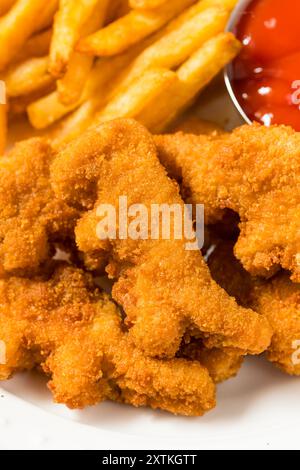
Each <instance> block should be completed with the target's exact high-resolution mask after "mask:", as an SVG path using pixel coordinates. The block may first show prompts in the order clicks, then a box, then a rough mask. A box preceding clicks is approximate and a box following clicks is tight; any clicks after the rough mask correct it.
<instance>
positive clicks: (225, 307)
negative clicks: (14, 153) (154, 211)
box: [52, 120, 272, 357]
mask: <svg viewBox="0 0 300 470" xmlns="http://www.w3.org/2000/svg"><path fill="white" fill-rule="evenodd" d="M52 181H53V187H54V189H55V192H56V195H57V197H60V198H62V200H64V201H65V202H67V203H69V204H70V205H71V206H72V207H76V208H77V207H79V208H80V209H85V210H87V212H86V213H85V214H84V215H83V217H82V218H81V219H80V221H79V223H78V225H77V228H76V238H77V243H78V247H79V249H80V250H81V251H83V252H84V253H87V254H89V253H91V254H93V258H94V256H95V253H96V252H97V251H98V252H99V255H100V258H101V259H102V257H103V252H109V253H110V263H109V266H108V268H107V271H108V273H109V274H110V276H111V277H114V278H116V279H117V282H116V283H115V285H114V288H113V297H114V299H115V300H116V301H117V302H118V303H119V304H120V305H121V306H122V307H123V309H124V311H125V313H126V316H127V325H128V326H129V327H130V335H131V337H132V338H133V340H134V342H135V344H136V345H137V346H138V347H139V348H140V349H141V350H143V351H144V352H146V354H147V355H149V356H160V357H174V356H175V354H176V352H177V351H178V349H179V347H180V343H181V339H182V337H183V335H184V333H185V331H186V330H187V329H188V328H189V327H190V326H191V325H193V326H194V327H195V328H197V330H198V332H201V334H202V335H203V338H204V340H205V341H209V342H210V345H211V343H213V345H214V346H216V347H230V348H232V347H234V348H237V349H239V350H240V352H241V354H246V353H250V354H257V353H260V352H262V351H263V350H265V349H266V348H267V347H268V345H269V343H270V339H271V334H272V333H271V329H270V327H269V325H268V322H267V321H265V320H264V319H263V318H262V317H261V316H259V315H257V314H256V313H254V312H253V311H251V310H246V309H242V308H240V307H238V306H237V304H236V302H235V301H234V299H232V298H230V297H228V295H227V294H226V293H225V292H224V291H223V290H222V289H220V288H219V286H217V284H216V283H215V282H213V281H212V279H211V276H210V273H209V270H208V268H207V266H206V264H205V262H204V259H203V258H202V256H201V254H200V252H199V251H198V250H197V251H188V250H186V247H185V244H186V241H187V240H174V237H173V238H172V236H171V239H170V240H162V239H161V237H160V239H159V240H153V239H148V240H132V239H130V238H127V239H126V240H120V238H118V237H117V239H110V240H109V241H107V240H105V241H102V240H100V239H99V238H98V236H97V233H96V229H97V224H98V222H99V219H98V217H97V215H96V212H97V208H98V206H99V204H100V203H102V204H110V205H112V206H113V207H115V208H117V209H118V207H119V197H120V196H126V197H127V202H128V207H129V206H131V205H133V204H136V203H137V204H143V205H144V206H145V207H146V208H147V209H148V211H150V210H151V205H152V204H154V203H155V204H163V203H165V204H169V205H170V204H178V206H179V207H180V208H181V209H183V201H182V199H181V198H180V196H179V190H178V187H177V185H176V184H175V183H174V182H173V181H171V180H170V179H169V178H168V177H167V175H166V172H165V170H164V168H163V167H162V166H161V165H160V163H159V161H158V158H157V155H156V148H155V144H154V141H153V139H152V137H151V135H150V134H149V133H148V131H146V129H145V128H144V127H143V126H141V125H140V124H138V123H136V122H135V121H131V120H117V121H114V122H110V123H107V124H104V125H102V126H100V127H98V128H94V129H91V130H89V131H88V132H87V133H85V134H84V135H83V136H82V137H80V138H79V139H77V140H76V141H74V142H73V143H71V144H70V145H68V146H67V147H66V148H65V149H64V150H63V151H62V152H61V153H60V155H59V156H58V158H57V159H56V160H55V161H54V163H53V166H52ZM117 212H118V211H117ZM148 213H150V212H148ZM148 235H149V233H148Z"/></svg>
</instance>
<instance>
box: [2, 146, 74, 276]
mask: <svg viewBox="0 0 300 470" xmlns="http://www.w3.org/2000/svg"><path fill="white" fill-rule="evenodd" d="M53 158H54V153H53V150H52V148H51V146H50V145H49V144H48V142H47V141H46V140H43V139H31V140H28V141H24V142H21V143H19V144H17V145H16V146H15V147H14V149H13V150H12V152H11V153H10V154H9V155H8V156H6V157H2V158H1V159H0V276H3V275H4V274H5V273H9V274H17V275H19V274H23V273H30V274H32V272H33V271H35V270H36V269H37V268H39V267H40V265H41V264H42V263H43V262H45V261H47V260H48V258H49V257H50V256H51V243H52V242H54V241H56V240H57V241H62V240H64V239H65V238H66V237H68V236H69V235H70V234H71V233H73V231H74V225H75V216H76V215H77V211H75V210H74V209H71V208H70V207H68V206H67V205H66V204H65V203H63V202H61V201H59V200H58V199H57V198H56V197H55V195H54V193H53V191H52V189H51V186H50V182H49V165H50V162H51V161H52V160H53Z"/></svg>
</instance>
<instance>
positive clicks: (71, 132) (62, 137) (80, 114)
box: [49, 99, 95, 148]
mask: <svg viewBox="0 0 300 470" xmlns="http://www.w3.org/2000/svg"><path fill="white" fill-rule="evenodd" d="M94 113H95V101H94V100H92V99H90V100H88V101H86V102H85V103H83V104H82V105H81V106H80V107H79V108H78V109H76V111H75V112H74V113H72V114H71V115H70V116H67V117H66V118H65V119H63V120H62V121H60V122H59V123H58V124H57V125H56V126H55V128H54V129H53V130H52V131H51V132H50V134H49V136H50V137H51V139H52V140H53V145H54V146H56V147H58V148H59V147H61V146H63V145H65V144H66V143H67V142H70V141H71V140H73V139H74V138H76V137H78V136H79V135H80V134H81V133H82V132H84V131H85V130H86V129H87V128H88V127H89V126H90V125H91V122H92V118H93V116H94Z"/></svg>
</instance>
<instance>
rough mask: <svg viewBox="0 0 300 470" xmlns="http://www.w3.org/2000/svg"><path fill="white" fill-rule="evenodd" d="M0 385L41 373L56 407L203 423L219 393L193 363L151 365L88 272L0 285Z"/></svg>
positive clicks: (62, 270)
mask: <svg viewBox="0 0 300 470" xmlns="http://www.w3.org/2000/svg"><path fill="white" fill-rule="evenodd" d="M0 296H1V304H0V340H1V341H2V344H4V345H5V349H6V354H5V361H4V362H5V364H2V365H0V379H1V380H5V379H7V378H9V377H10V376H11V375H12V374H13V373H14V372H16V371H18V370H24V369H31V368H33V367H37V366H40V367H41V368H42V369H43V371H44V372H45V373H46V374H47V375H48V376H49V377H50V382H49V388H50V389H51V391H52V393H53V396H54V399H55V401H56V402H58V403H64V404H66V405H67V406H69V407H70V408H83V407H86V406H89V405H94V404H97V403H99V402H102V401H103V400H106V399H110V400H116V401H119V402H123V403H128V404H131V405H134V406H151V407H152V408H161V409H163V410H167V411H170V412H172V413H176V414H182V415H187V416H201V415H202V414H203V413H205V412H206V411H209V410H210V409H212V408H213V407H214V406H215V386H214V383H213V381H212V379H211V378H210V375H209V373H208V370H207V369H206V368H205V367H204V366H202V365H200V363H199V362H196V361H187V360H185V359H171V360H158V359H151V358H146V357H145V356H144V355H143V354H142V353H141V352H140V351H139V350H138V349H136V348H135V347H134V345H133V343H132V341H131V339H130V337H129V335H128V333H126V331H124V329H123V326H122V321H121V316H120V312H119V310H118V308H117V306H116V305H115V304H114V303H113V302H112V301H111V300H110V299H109V297H108V296H107V295H106V294H103V293H101V292H99V290H98V289H97V288H95V285H94V282H93V279H92V277H91V276H90V275H88V274H86V273H84V272H83V271H81V270H79V269H77V268H74V267H71V266H64V265H61V266H59V267H58V268H56V269H55V270H54V272H53V273H48V274H47V275H46V274H45V275H43V277H39V278H36V279H24V278H16V277H11V278H9V279H3V280H0Z"/></svg>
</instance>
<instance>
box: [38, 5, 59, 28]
mask: <svg viewBox="0 0 300 470" xmlns="http://www.w3.org/2000/svg"><path fill="white" fill-rule="evenodd" d="M58 2H59V0H48V1H47V3H45V4H44V10H43V13H42V14H41V16H40V17H39V19H38V21H37V24H36V28H35V30H34V32H35V33H40V32H42V31H44V30H45V29H48V28H50V27H52V26H53V20H54V15H55V13H56V11H57V9H58Z"/></svg>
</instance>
